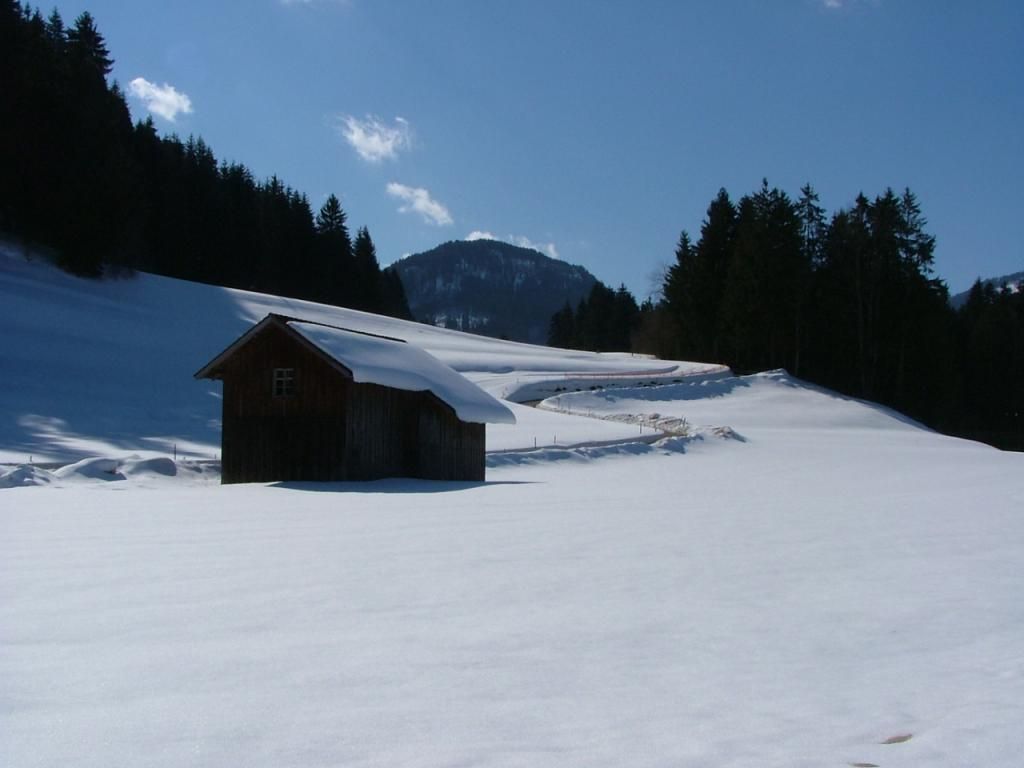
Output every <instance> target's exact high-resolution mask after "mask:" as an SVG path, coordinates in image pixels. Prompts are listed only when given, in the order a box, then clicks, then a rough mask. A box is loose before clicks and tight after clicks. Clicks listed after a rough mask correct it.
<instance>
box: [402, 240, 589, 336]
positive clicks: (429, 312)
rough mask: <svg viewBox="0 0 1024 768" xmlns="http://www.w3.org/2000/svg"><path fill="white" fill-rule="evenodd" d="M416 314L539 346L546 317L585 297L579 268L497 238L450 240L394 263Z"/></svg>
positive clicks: (586, 287) (435, 322)
mask: <svg viewBox="0 0 1024 768" xmlns="http://www.w3.org/2000/svg"><path fill="white" fill-rule="evenodd" d="M393 266H394V269H395V270H396V271H397V273H398V274H399V275H400V276H401V278H402V284H403V285H404V286H405V291H406V294H407V296H408V298H409V306H410V308H411V309H412V313H413V315H414V316H415V317H416V319H417V320H419V321H421V322H424V323H429V324H430V325H438V326H442V327H446V328H453V329H456V330H460V331H469V332H472V333H478V334H481V335H484V336H493V337H495V338H507V339H512V340H514V341H527V342H531V343H534V344H543V343H544V342H545V340H546V339H547V338H548V321H549V319H550V317H551V315H552V313H554V312H555V311H556V310H557V309H558V308H559V307H561V306H562V305H563V304H565V303H566V302H569V303H571V304H572V305H574V306H575V305H576V303H577V302H579V301H580V300H581V299H583V298H585V297H586V296H587V294H588V293H589V291H590V290H591V287H592V286H594V285H595V284H596V282H597V280H596V278H595V277H594V276H593V275H592V274H590V272H588V271H587V270H586V269H584V268H583V267H581V266H579V265H576V264H569V263H567V262H564V261H560V260H558V259H552V258H551V257H549V256H545V255H544V254H542V253H540V252H538V251H535V250H533V249H532V248H522V247H520V246H517V245H512V244H510V243H503V242H501V241H498V240H489V239H481V240H455V241H452V242H447V243H442V244H441V245H439V246H437V247H436V248H431V249H430V250H429V251H425V252H423V253H414V254H412V255H411V256H407V257H405V258H403V259H400V260H399V261H397V262H395V264H394V265H393Z"/></svg>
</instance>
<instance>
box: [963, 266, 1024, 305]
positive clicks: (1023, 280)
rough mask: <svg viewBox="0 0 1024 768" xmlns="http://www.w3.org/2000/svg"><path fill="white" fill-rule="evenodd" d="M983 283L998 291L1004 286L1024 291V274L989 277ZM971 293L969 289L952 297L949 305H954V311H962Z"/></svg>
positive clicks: (1016, 273) (1015, 273) (1012, 289)
mask: <svg viewBox="0 0 1024 768" xmlns="http://www.w3.org/2000/svg"><path fill="white" fill-rule="evenodd" d="M981 282H982V283H984V284H985V285H991V286H992V287H994V288H995V289H996V290H999V289H1000V288H1002V287H1003V285H1007V286H1009V288H1010V290H1011V291H1020V290H1024V272H1014V273H1013V274H1012V275H1003V276H1002V277H988V278H985V279H983V280H982V281H981ZM970 292H971V291H970V289H968V290H966V291H964V292H963V293H958V294H956V295H955V296H950V297H949V303H950V304H952V305H953V308H954V309H960V307H962V306H963V305H964V304H965V303H966V302H967V296H968V294H970Z"/></svg>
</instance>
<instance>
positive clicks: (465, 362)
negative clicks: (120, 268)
mask: <svg viewBox="0 0 1024 768" xmlns="http://www.w3.org/2000/svg"><path fill="white" fill-rule="evenodd" d="M270 312H276V313H279V314H284V315H289V316H292V317H297V318H302V319H305V320H311V321H314V322H321V323H327V324H330V325H338V326H343V327H346V328H353V329H356V330H363V331H368V332H370V333H376V334H381V335H385V336H392V337H396V338H401V339H405V340H406V341H408V342H410V343H411V344H414V345H416V346H419V347H422V348H423V349H426V350H427V351H428V352H430V353H432V354H433V355H434V356H435V357H438V358H439V359H440V360H442V361H443V362H445V363H447V364H448V365H450V366H451V367H453V368H455V369H456V370H458V371H461V372H463V373H466V374H468V375H469V376H470V377H471V378H483V379H486V381H487V388H488V390H489V391H491V392H492V394H496V395H498V396H502V397H504V396H509V395H514V394H515V391H516V390H517V389H519V388H521V386H523V385H522V384H521V383H520V382H519V381H518V380H519V379H520V378H521V377H523V376H527V377H531V378H530V379H529V380H530V381H531V382H534V383H537V382H540V383H543V382H546V381H550V380H551V378H552V376H551V375H550V372H555V374H554V376H555V378H557V379H562V378H564V377H563V373H564V372H565V371H577V372H589V373H590V374H594V373H600V372H612V373H618V374H624V373H627V372H629V371H643V372H644V373H645V375H646V374H647V373H648V372H649V371H650V369H651V367H652V365H651V361H650V360H643V359H638V358H634V357H632V356H630V355H598V354H593V353H587V352H569V351H565V350H554V349H548V348H546V347H534V346H530V345H527V344H517V343H515V342H503V341H497V340H493V339H484V338H481V337H479V336H472V335H469V334H463V333H455V332H451V331H445V330H443V329H439V328H434V327H431V326H425V325H421V324H418V323H410V322H405V321H401V320H394V319H392V318H385V317H380V316H378V315H370V314H367V313H364V312H357V311H355V310H347V309H338V308H336V307H327V306H324V305H320V304H313V303H310V302H303V301H297V300H292V299H282V298H279V297H275V296H267V295H264V294H257V293H249V292H246V291H236V290H230V289H225V288H216V287H211V286H205V285H198V284H195V283H187V282H183V281H180V280H172V279H169V278H163V277H157V276H153V275H146V274H139V275H138V276H137V277H135V278H132V279H126V280H115V281H103V282H99V281H89V280H81V279H78V278H74V277H71V276H69V275H66V274H63V273H61V272H59V271H57V270H56V269H54V268H53V267H50V266H49V265H46V264H43V263H40V262H26V261H25V260H24V259H23V258H22V257H21V256H20V255H19V254H18V253H17V252H16V249H14V248H11V247H0V331H2V333H3V344H4V355H3V371H2V374H3V375H2V376H0V463H5V462H6V463H21V462H27V461H28V460H29V458H30V457H32V459H33V460H34V461H36V462H67V461H73V460H76V459H81V458H86V457H89V456H94V455H102V456H119V455H123V454H125V453H136V454H140V455H144V456H150V455H163V454H170V453H172V452H173V451H175V450H176V451H177V454H178V455H179V456H189V457H193V458H206V459H210V458H214V457H215V456H216V455H217V454H218V452H219V445H220V432H219V429H220V421H219V420H220V399H219V398H220V384H219V383H217V382H209V381H193V380H192V374H193V373H194V372H195V371H196V370H198V369H199V368H200V367H201V366H203V365H205V364H206V363H207V362H209V361H210V360H212V359H213V358H214V357H215V356H216V355H217V354H218V353H220V352H221V351H222V350H223V349H224V348H225V347H226V346H227V345H228V344H230V343H231V342H232V341H234V340H235V339H236V338H238V337H239V336H240V335H242V333H244V332H245V331H246V330H248V329H249V328H250V327H251V326H252V325H253V324H254V323H256V322H258V321H259V320H262V319H263V318H264V317H265V316H266V315H267V314H268V313H270ZM703 368H707V366H701V365H699V364H693V363H680V364H677V363H663V362H661V361H658V363H657V374H658V375H662V376H675V375H678V374H681V373H693V372H696V371H700V370H702V369H703ZM545 372H548V373H545ZM552 389H553V387H552ZM605 433H606V434H607V436H609V437H614V436H616V435H622V434H623V430H621V429H619V430H617V431H612V430H611V429H606V431H605ZM502 434H503V435H504V436H505V437H504V438H503V439H502V441H501V442H500V443H496V444H495V447H498V448H507V447H511V446H512V445H515V444H519V445H522V446H526V445H527V444H531V445H532V441H533V437H534V435H533V434H529V435H527V434H526V433H525V432H523V433H522V436H521V437H520V438H518V439H511V440H510V439H509V435H510V434H513V433H510V431H509V430H504V431H503V433H502ZM630 434H632V433H631V432H630Z"/></svg>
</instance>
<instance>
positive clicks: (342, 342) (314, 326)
mask: <svg viewBox="0 0 1024 768" xmlns="http://www.w3.org/2000/svg"><path fill="white" fill-rule="evenodd" d="M271 323H278V324H284V325H285V326H287V327H288V328H289V329H290V330H292V331H294V332H295V333H297V334H298V335H299V336H300V337H302V338H303V339H305V340H306V341H308V342H309V343H310V344H312V345H313V346H314V347H316V348H317V349H318V350H319V351H320V352H321V353H323V354H324V355H326V356H327V357H329V358H330V359H331V360H333V361H335V362H336V363H338V364H340V365H341V366H342V367H343V368H344V369H346V370H348V371H349V372H351V374H352V379H353V381H356V382H359V383H362V384H379V385H380V386H384V387H392V388H393V389H404V390H406V391H409V392H431V393H433V394H434V395H436V396H437V397H438V398H439V399H440V400H441V401H442V402H444V403H445V404H447V405H448V406H449V407H451V409H452V410H453V411H455V415H456V416H458V417H459V418H460V419H461V420H462V421H469V422H475V423H479V424H515V421H516V417H515V416H514V415H513V413H512V411H511V410H509V408H508V407H507V406H505V405H504V404H502V403H501V402H500V401H499V400H497V399H496V398H494V397H493V396H491V395H489V394H488V393H487V392H485V391H484V390H482V389H481V388H480V387H478V386H477V385H476V384H474V383H473V382H471V381H470V380H469V379H467V378H466V377H465V376H463V375H462V374H460V373H458V372H457V371H455V370H453V369H452V368H450V367H449V366H447V365H445V364H444V363H442V362H441V361H440V360H438V359H437V358H436V357H434V356H433V355H431V354H430V353H429V352H427V351H426V350H424V349H421V348H419V347H417V346H415V345H413V344H409V343H407V342H405V341H402V340H401V339H393V338H390V337H387V336H377V335H374V334H370V333H364V332H361V331H353V330H349V329H346V328H338V327H335V326H332V325H324V324H322V323H312V322H305V321H303V320H300V319H297V318H290V317H284V316H281V315H268V316H267V317H266V318H264V319H263V320H262V321H261V322H260V323H258V324H257V325H256V326H254V327H253V328H251V329H250V330H249V332H247V333H245V334H244V335H242V336H241V337H240V338H239V339H237V340H236V341H235V342H234V343H233V344H232V345H231V346H230V347H228V348H227V349H226V350H224V352H222V353H221V354H220V355H218V356H217V357H216V358H214V359H213V360H212V361H211V362H210V363H208V364H207V365H206V366H205V367H204V368H203V369H202V370H200V371H199V372H198V373H197V374H196V377H197V378H207V377H209V376H211V375H213V373H214V371H215V370H216V369H217V368H218V367H219V365H220V363H221V362H222V361H223V360H224V359H226V358H227V357H229V356H230V355H231V354H232V353H233V352H234V351H235V350H237V349H238V348H239V347H241V346H242V345H244V344H245V343H246V342H247V341H248V340H249V339H251V338H252V337H253V336H254V335H256V334H257V333H259V332H260V331H261V330H262V329H263V328H264V327H266V326H267V325H268V324H271Z"/></svg>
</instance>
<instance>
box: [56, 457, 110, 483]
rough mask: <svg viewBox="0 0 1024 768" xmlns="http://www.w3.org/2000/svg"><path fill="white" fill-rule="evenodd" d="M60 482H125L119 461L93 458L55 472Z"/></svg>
mask: <svg viewBox="0 0 1024 768" xmlns="http://www.w3.org/2000/svg"><path fill="white" fill-rule="evenodd" d="M53 476H54V477H56V478H57V479H58V480H77V479H84V480H108V481H109V480H124V475H123V474H121V472H120V466H119V463H118V461H117V459H104V458H97V457H93V458H91V459H82V460H81V461H76V462H75V463H74V464H68V465H67V466H64V467H61V468H60V469H57V470H55V471H54V473H53Z"/></svg>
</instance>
